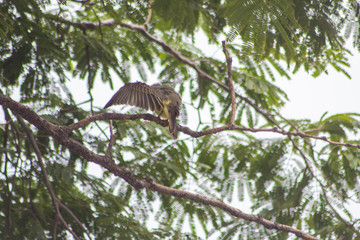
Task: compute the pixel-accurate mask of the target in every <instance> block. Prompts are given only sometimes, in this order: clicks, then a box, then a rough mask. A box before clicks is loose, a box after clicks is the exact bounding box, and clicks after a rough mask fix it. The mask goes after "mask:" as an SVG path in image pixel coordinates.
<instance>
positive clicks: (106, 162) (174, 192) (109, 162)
mask: <svg viewBox="0 0 360 240" xmlns="http://www.w3.org/2000/svg"><path fill="white" fill-rule="evenodd" d="M0 104H1V105H3V106H5V107H7V108H9V109H11V111H12V112H14V113H16V114H18V115H20V116H22V117H23V118H24V119H26V120H27V121H28V122H29V123H31V124H33V125H34V126H36V127H37V128H38V129H40V130H41V131H43V132H44V133H47V134H49V135H51V136H52V137H53V138H55V139H56V140H57V141H58V142H59V143H60V144H61V145H63V146H66V147H67V148H68V149H69V150H70V151H73V152H76V153H77V154H79V155H80V156H82V157H83V158H84V159H86V160H87V161H91V162H94V163H97V164H99V165H101V166H102V167H104V168H105V169H107V170H109V172H111V173H113V174H114V175H116V176H118V177H121V178H123V179H124V180H125V181H126V182H128V183H129V184H130V185H131V186H133V187H135V188H138V189H139V188H147V189H150V190H153V191H156V192H159V193H163V194H168V195H171V196H174V197H181V198H185V199H189V200H192V201H194V202H198V203H202V204H206V205H210V206H213V207H217V208H220V209H222V210H224V211H226V212H228V213H230V214H231V215H233V216H235V217H238V218H242V219H244V220H247V221H251V222H257V223H259V224H261V225H263V226H264V227H265V228H267V229H277V230H279V231H284V232H289V233H293V234H295V235H296V236H298V237H301V238H303V239H311V240H313V239H317V238H315V237H313V236H311V235H308V234H306V233H305V232H303V231H301V230H299V229H296V228H293V227H291V226H287V225H283V224H279V223H276V222H272V221H269V220H266V219H264V218H262V217H260V216H255V215H249V214H246V213H243V212H242V211H240V210H239V209H236V208H233V207H231V206H230V205H228V204H226V203H224V202H222V201H219V200H216V199H211V198H208V197H205V196H202V195H199V194H194V193H190V192H186V191H183V190H178V189H174V188H170V187H167V186H164V185H161V184H159V183H155V182H153V181H151V180H141V179H138V178H137V177H136V176H135V175H134V174H133V173H132V172H131V171H129V170H127V169H123V168H120V167H119V166H117V164H116V163H115V161H114V160H113V159H112V158H111V157H109V156H102V155H98V154H96V153H94V152H92V151H90V150H89V149H87V148H86V147H85V146H84V145H82V144H80V143H79V142H77V141H75V140H73V139H71V138H70V137H69V135H68V134H67V133H68V132H69V131H67V130H65V131H64V129H66V128H67V127H61V126H57V125H54V124H51V123H49V122H48V121H46V120H45V119H43V118H41V117H40V116H38V115H37V114H36V113H35V112H34V111H33V110H31V109H30V108H28V107H26V106H24V105H22V104H20V103H18V102H15V101H14V100H12V99H10V98H9V97H6V96H4V95H2V94H0ZM96 116H98V117H99V116H104V115H101V114H100V115H96ZM96 116H94V117H96ZM105 116H106V114H105ZM107 116H108V117H109V115H107ZM120 116H121V115H120ZM145 116H146V114H145Z"/></svg>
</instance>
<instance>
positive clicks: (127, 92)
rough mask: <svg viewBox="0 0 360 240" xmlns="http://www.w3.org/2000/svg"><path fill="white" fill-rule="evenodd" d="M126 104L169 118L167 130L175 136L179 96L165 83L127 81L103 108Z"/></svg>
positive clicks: (179, 102) (178, 112) (179, 103)
mask: <svg viewBox="0 0 360 240" xmlns="http://www.w3.org/2000/svg"><path fill="white" fill-rule="evenodd" d="M119 104H127V105H131V106H136V107H139V108H143V109H145V110H149V109H150V110H151V111H154V112H155V113H156V114H157V115H158V116H159V117H162V118H165V119H169V132H170V133H171V134H172V135H173V137H174V138H177V132H178V131H177V127H176V118H177V117H178V116H179V114H180V106H181V97H180V95H179V94H178V93H177V92H175V90H174V89H173V88H172V87H171V86H169V85H167V84H163V85H162V84H159V83H157V84H154V85H151V86H149V85H147V84H146V83H142V82H135V83H127V84H125V85H124V86H123V87H121V88H120V89H119V90H118V91H117V92H116V93H115V94H114V96H113V97H112V98H111V99H110V101H109V102H108V103H107V104H106V105H105V107H104V108H108V107H110V106H112V105H119Z"/></svg>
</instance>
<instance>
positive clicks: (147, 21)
mask: <svg viewBox="0 0 360 240" xmlns="http://www.w3.org/2000/svg"><path fill="white" fill-rule="evenodd" d="M151 5H152V1H151V0H149V6H148V15H147V16H146V20H145V22H144V24H143V26H146V25H148V24H149V22H150V20H151V12H152V9H151Z"/></svg>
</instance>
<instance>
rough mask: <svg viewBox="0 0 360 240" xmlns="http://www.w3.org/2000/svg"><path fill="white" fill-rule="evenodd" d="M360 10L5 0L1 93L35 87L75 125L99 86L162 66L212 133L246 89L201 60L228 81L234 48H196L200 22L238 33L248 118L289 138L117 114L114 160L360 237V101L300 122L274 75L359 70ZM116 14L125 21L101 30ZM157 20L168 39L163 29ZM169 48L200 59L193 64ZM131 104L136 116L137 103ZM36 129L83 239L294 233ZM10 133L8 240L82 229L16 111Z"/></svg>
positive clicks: (166, 79)
mask: <svg viewBox="0 0 360 240" xmlns="http://www.w3.org/2000/svg"><path fill="white" fill-rule="evenodd" d="M149 8H151V11H149ZM359 9H360V7H359V3H358V2H356V1H349V2H344V1H322V0H319V1H300V0H274V1H264V0H254V1H250V0H228V1H219V0H211V1H203V0H196V1H190V0H183V1H178V0H171V1H169V0H154V1H136V0H132V1H102V0H101V1H93V0H90V1H40V0H39V1H36V0H30V1H28V0H16V1H11V0H4V1H1V3H0V86H1V87H0V88H1V90H0V94H5V95H8V96H10V97H13V99H20V102H22V103H25V104H26V105H27V106H28V107H30V108H32V109H34V110H35V111H36V112H37V113H38V114H39V115H40V116H41V117H42V118H44V119H45V120H47V121H49V122H51V123H53V124H56V125H60V126H68V125H70V124H72V123H75V122H79V121H81V120H82V119H85V118H87V117H90V116H92V115H94V114H97V113H102V112H103V110H99V109H101V108H102V106H97V105H96V101H94V99H93V93H95V92H101V91H102V89H99V88H96V87H95V86H98V85H97V84H98V82H101V83H102V84H104V85H109V86H110V87H111V88H113V82H114V81H115V80H116V81H118V80H120V81H121V82H123V83H127V82H130V81H136V80H139V79H135V78H134V72H136V73H137V75H138V76H139V77H140V79H141V81H144V82H147V81H150V76H151V77H154V76H155V77H156V78H157V79H158V81H160V82H163V83H170V84H172V85H174V86H175V88H176V89H177V90H178V91H179V93H180V94H181V95H182V97H183V103H184V107H183V109H184V110H182V111H183V112H182V113H181V114H182V115H183V116H184V115H186V116H185V117H184V119H185V120H186V118H187V119H188V120H189V121H188V122H189V124H193V123H194V122H196V121H195V119H197V118H196V117H197V116H195V114H194V116H193V115H191V114H193V113H194V111H193V112H191V113H189V114H188V112H187V111H188V109H191V110H195V112H197V113H198V116H200V117H199V124H198V126H197V130H200V131H202V130H207V129H210V128H212V127H217V126H218V125H220V124H221V125H223V124H228V123H229V120H230V118H231V110H232V108H231V97H230V94H229V92H227V91H225V90H224V89H223V88H221V87H220V86H219V84H217V83H214V82H212V81H209V79H208V78H207V77H206V76H203V75H202V74H198V73H197V72H196V71H195V70H194V68H196V70H197V71H199V70H201V71H203V72H205V73H206V74H208V75H209V76H211V77H213V78H214V79H215V80H216V81H218V82H219V83H221V84H224V85H226V86H228V85H229V78H228V69H227V64H226V62H225V61H224V60H223V59H221V60H219V59H218V58H216V57H214V56H209V54H208V53H207V52H205V53H204V52H202V51H201V50H200V49H198V48H196V47H195V46H194V44H193V43H194V42H195V41H196V37H195V33H197V32H198V31H202V32H203V33H204V34H205V36H206V37H207V39H206V40H207V42H208V43H212V44H215V45H217V46H221V45H220V42H219V40H221V39H220V37H222V36H226V37H227V39H228V43H227V45H226V47H227V50H228V52H229V54H230V56H232V57H233V67H232V77H233V82H234V87H235V93H236V95H237V96H236V99H237V103H238V106H237V109H236V111H235V124H236V125H238V126H242V127H246V128H262V127H267V131H268V132H269V130H271V128H272V129H273V131H274V132H276V131H284V132H283V133H284V135H278V134H277V135H276V136H274V133H272V134H271V135H269V136H268V135H266V136H265V137H262V135H257V134H261V133H256V132H254V133H251V132H250V131H235V130H232V131H226V132H221V133H217V134H209V135H206V136H203V137H201V138H198V139H193V138H191V137H188V136H187V135H183V134H182V133H180V134H181V135H180V137H179V139H176V140H173V139H172V138H171V135H170V134H169V132H168V130H167V128H166V127H162V126H159V125H158V124H156V123H154V122H151V121H145V120H136V121H130V120H122V121H113V130H114V136H115V138H116V139H115V142H114V145H113V149H112V155H111V156H112V157H113V159H114V160H115V162H116V164H117V165H118V166H119V167H122V168H126V169H129V170H131V171H132V172H133V173H134V174H135V175H136V176H137V177H138V178H139V179H153V180H154V181H156V182H158V183H161V184H163V185H166V186H168V187H172V188H176V189H181V190H186V191H190V192H196V193H199V194H202V195H205V196H208V197H211V198H214V199H220V200H222V201H224V202H227V203H231V205H233V206H235V207H237V208H239V209H240V210H242V206H243V205H242V201H244V200H247V201H250V202H251V204H252V207H251V213H252V214H255V215H261V216H262V217H264V218H266V219H269V220H271V221H275V222H278V223H282V224H286V225H290V226H293V227H296V228H298V229H301V230H303V231H305V232H309V233H310V234H312V235H314V236H317V237H321V238H324V239H339V238H343V239H355V238H356V237H358V236H359V230H358V229H359V227H360V226H359V219H356V218H355V216H353V213H351V212H350V211H349V210H348V208H347V207H346V206H347V204H348V203H349V202H351V201H357V202H359V201H360V190H359V189H360V188H359V177H358V176H359V174H360V150H359V147H358V146H359V144H360V141H359V139H358V134H359V130H360V115H359V113H342V114H335V115H333V116H326V114H324V116H323V117H322V118H321V119H320V120H319V121H316V122H311V121H309V120H294V119H286V120H285V119H283V118H282V117H281V116H280V115H279V114H277V113H278V112H280V111H281V107H282V106H284V105H285V104H286V102H287V101H288V99H287V95H286V92H284V91H283V90H282V89H281V88H280V87H278V86H277V85H276V81H275V80H276V78H277V77H278V76H279V75H281V76H285V77H286V78H288V79H289V80H290V74H289V70H291V71H293V72H297V71H298V70H299V69H301V68H303V69H305V70H306V71H307V72H309V73H310V74H312V75H313V76H314V77H316V76H318V75H320V74H321V73H323V72H325V73H326V72H327V69H328V67H329V66H332V67H333V68H335V69H336V70H337V71H340V72H342V73H344V74H345V76H347V77H350V76H349V74H348V73H347V72H346V67H348V66H349V63H348V59H347V57H348V54H349V52H348V51H347V50H346V49H344V43H345V40H346V39H347V38H349V37H352V39H353V41H354V44H355V46H357V47H359V46H360V45H359V39H360V38H359V22H360V19H359V15H360V14H359V13H360V11H359ZM150 12H151V14H150ZM149 14H150V15H151V16H150V15H149ZM148 17H150V18H149V19H148ZM109 19H113V20H115V21H116V22H117V24H111V25H107V26H105V25H103V26H100V27H96V26H91V23H93V24H95V25H96V24H99V22H104V21H107V20H109ZM147 19H148V20H149V21H148V22H147ZM121 22H124V23H131V24H136V25H137V26H138V29H137V30H135V29H133V28H131V27H126V26H124V25H121V24H120V23H121ZM86 23H87V24H86ZM145 23H146V24H145ZM144 24H145V25H144ZM143 25H144V26H143ZM143 30H144V31H147V32H148V33H149V34H151V36H152V37H154V38H156V39H158V40H159V41H158V42H156V41H151V37H149V35H147V36H145V35H144V34H142V31H143ZM343 33H344V35H342V34H343ZM159 43H160V44H159ZM169 48H171V49H173V50H175V51H176V52H175V53H178V54H181V56H183V57H184V58H187V59H188V60H189V61H191V62H190V65H191V66H189V64H188V65H187V64H185V62H186V61H184V60H181V59H179V58H176V56H175V55H176V54H174V53H170V52H169V51H170V50H171V49H169ZM219 49H220V48H219ZM194 66H196V67H194ZM284 66H287V67H284ZM74 80H81V81H85V82H87V87H86V88H84V89H80V88H74V89H70V88H68V86H69V84H70V83H72V81H74ZM151 80H153V79H151ZM77 94H84V95H87V97H88V99H89V100H87V101H85V102H77V101H76V100H75V98H74V97H73V96H76V95H77ZM18 96H20V97H18ZM245 98H246V99H247V100H248V101H245ZM249 102H250V103H252V105H250V104H249ZM85 103H87V104H89V105H90V109H89V108H88V107H87V104H85ZM254 106H255V107H256V108H254ZM185 107H186V109H185ZM259 109H261V110H262V111H264V112H266V113H267V115H266V114H264V113H260V112H259ZM121 112H122V113H124V112H125V113H128V112H126V111H125V109H124V108H123V109H122V110H121ZM189 112H190V111H189ZM264 115H266V116H264ZM269 117H271V118H273V119H275V121H276V122H277V123H278V124H274V123H273V122H271V121H268V118H269ZM181 124H182V125H186V121H184V122H181ZM195 124H196V123H195ZM29 126H30V125H29ZM189 127H190V128H192V129H193V127H192V126H189ZM30 128H31V130H32V132H33V134H34V138H35V140H36V142H37V144H38V147H39V151H40V154H41V156H42V158H43V161H44V162H45V165H46V171H47V174H48V177H49V179H50V183H51V187H52V189H53V190H54V193H55V195H56V197H57V198H58V199H59V201H60V202H61V203H62V204H63V205H64V206H66V208H67V209H69V211H68V210H66V208H63V207H60V211H61V214H62V216H63V218H64V220H65V222H66V223H67V224H68V225H69V227H70V228H71V230H72V231H74V232H75V233H76V235H77V236H79V238H80V239H90V238H94V239H200V238H201V237H202V238H204V239H208V238H219V239H220V238H221V239H235V238H238V239H265V238H266V239H287V238H290V236H292V235H290V234H288V233H284V232H279V231H276V230H267V229H265V228H264V227H262V226H259V225H258V224H255V223H249V222H247V221H244V220H242V219H236V218H234V217H232V216H231V215H230V214H226V213H225V212H224V211H222V210H220V209H217V208H213V207H210V206H206V205H203V204H200V203H194V202H192V201H190V200H188V199H183V198H175V197H170V196H168V195H164V194H159V193H156V192H153V191H150V190H146V191H145V190H140V191H139V190H136V189H134V188H132V187H131V186H130V185H129V184H128V183H126V182H125V181H123V180H122V179H120V178H118V177H114V176H113V175H112V174H110V173H109V172H108V171H107V170H105V169H102V168H101V167H99V166H98V165H96V166H94V164H93V163H89V162H88V161H86V159H83V158H82V157H80V156H79V155H78V153H75V152H72V151H70V150H69V149H67V148H65V147H64V146H63V145H61V144H60V143H59V142H57V141H56V140H54V139H53V138H52V137H51V136H49V135H46V134H45V133H43V132H42V131H40V130H38V129H36V127H35V126H30ZM286 131H289V132H297V131H301V132H302V133H306V134H310V135H312V136H314V137H318V139H314V138H303V137H301V134H299V135H300V136H290V137H291V138H289V136H287V135H286ZM108 132H109V129H108V123H107V122H99V121H97V122H93V123H90V124H89V125H87V126H86V127H83V128H81V129H78V130H76V131H73V132H72V133H71V137H72V138H73V139H75V140H76V141H78V142H79V143H80V144H83V145H84V146H86V147H87V148H89V149H90V150H92V151H94V152H95V153H97V154H100V155H104V154H105V153H106V151H107V147H108V143H109V136H108ZM279 136H281V138H279ZM0 140H1V143H0V144H1V145H0V186H1V189H2V191H1V192H0V222H1V223H4V224H0V238H1V239H7V238H8V239H23V238H24V236H25V237H27V238H28V239H48V238H50V237H51V236H52V234H55V235H56V237H57V238H58V239H65V238H67V237H69V235H70V233H69V231H68V230H67V229H66V228H65V227H64V226H63V225H61V224H58V223H56V216H55V208H54V206H53V203H52V200H51V197H50V195H49V192H48V189H47V186H46V185H45V182H44V180H43V179H44V176H43V173H42V171H41V168H40V165H39V161H38V157H37V155H36V153H35V152H34V150H33V146H32V144H31V143H30V142H29V141H28V139H27V137H26V133H25V130H24V129H23V127H22V126H21V124H20V123H19V122H18V118H17V116H16V115H15V114H14V113H12V112H11V111H10V110H8V109H4V120H3V119H2V120H1V125H0ZM346 143H348V144H346ZM350 144H352V145H350ZM354 146H355V147H354ZM239 201H240V203H239ZM70 212H71V213H72V214H74V216H76V218H77V219H78V221H77V220H76V219H75V218H74V217H73V216H72V214H71V213H70ZM78 222H80V223H81V225H82V226H83V227H84V228H82V227H81V226H80V224H79V223H78ZM55 226H56V233H54V229H55Z"/></svg>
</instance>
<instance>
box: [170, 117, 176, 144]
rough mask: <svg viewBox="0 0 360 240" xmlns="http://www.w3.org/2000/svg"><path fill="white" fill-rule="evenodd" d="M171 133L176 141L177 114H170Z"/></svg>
mask: <svg viewBox="0 0 360 240" xmlns="http://www.w3.org/2000/svg"><path fill="white" fill-rule="evenodd" d="M169 132H170V133H171V135H173V137H174V138H175V139H176V138H177V136H178V131H177V126H176V114H174V113H170V116H169Z"/></svg>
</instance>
